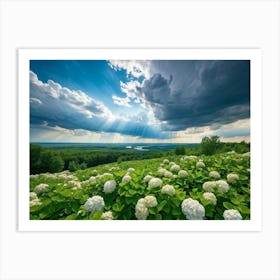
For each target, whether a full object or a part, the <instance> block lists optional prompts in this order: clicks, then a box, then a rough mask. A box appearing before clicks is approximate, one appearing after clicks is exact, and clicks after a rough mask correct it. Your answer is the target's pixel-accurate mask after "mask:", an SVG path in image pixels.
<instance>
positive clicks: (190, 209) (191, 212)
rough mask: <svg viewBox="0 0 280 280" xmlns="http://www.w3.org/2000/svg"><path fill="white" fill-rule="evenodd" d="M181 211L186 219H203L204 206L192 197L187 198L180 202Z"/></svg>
mask: <svg viewBox="0 0 280 280" xmlns="http://www.w3.org/2000/svg"><path fill="white" fill-rule="evenodd" d="M181 207H182V212H183V214H184V215H186V218H187V219H188V220H203V218H204V216H205V209H204V207H203V206H202V205H201V204H200V203H199V202H198V201H197V200H194V199H192V198H187V199H185V200H184V201H183V202H182V206H181Z"/></svg>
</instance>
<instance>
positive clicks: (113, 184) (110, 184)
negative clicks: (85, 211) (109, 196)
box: [103, 180, 117, 193]
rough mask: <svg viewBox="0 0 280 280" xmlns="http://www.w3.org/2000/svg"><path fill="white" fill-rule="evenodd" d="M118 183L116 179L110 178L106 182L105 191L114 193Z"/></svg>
mask: <svg viewBox="0 0 280 280" xmlns="http://www.w3.org/2000/svg"><path fill="white" fill-rule="evenodd" d="M116 186H117V183H116V181H115V180H109V181H107V182H106V183H105V184H104V187H103V191H104V192H105V193H112V192H113V191H114V190H115V189H116Z"/></svg>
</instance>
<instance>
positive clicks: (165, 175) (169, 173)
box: [163, 170, 174, 178]
mask: <svg viewBox="0 0 280 280" xmlns="http://www.w3.org/2000/svg"><path fill="white" fill-rule="evenodd" d="M163 176H164V177H165V178H173V177H174V175H173V173H172V172H170V171H168V170H166V171H165V172H164V175H163Z"/></svg>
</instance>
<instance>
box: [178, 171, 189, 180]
mask: <svg viewBox="0 0 280 280" xmlns="http://www.w3.org/2000/svg"><path fill="white" fill-rule="evenodd" d="M178 176H179V177H180V178H185V177H187V176H188V171H186V170H180V171H179V173H178Z"/></svg>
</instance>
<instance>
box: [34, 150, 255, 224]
mask: <svg viewBox="0 0 280 280" xmlns="http://www.w3.org/2000/svg"><path fill="white" fill-rule="evenodd" d="M30 219H34V220H36V219H37V220H44V219H48V220H61V219H66V220H75V219H76V220H88V219H90V220H194V219H195V220H248V219H250V154H246V155H244V154H243V155H242V154H238V153H225V154H219V155H214V156H200V157H199V158H198V157H196V156H189V155H188V156H183V157H180V156H175V155H174V156H170V157H168V158H167V157H164V158H158V159H149V160H139V161H128V162H121V163H112V164H105V165H100V166H97V167H94V169H93V168H89V169H85V170H79V171H76V172H73V173H71V172H69V171H63V172H60V173H54V174H50V173H44V174H36V175H31V176H30Z"/></svg>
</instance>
